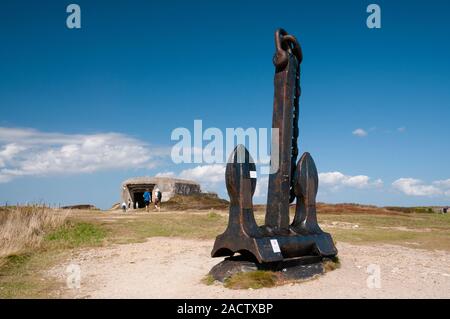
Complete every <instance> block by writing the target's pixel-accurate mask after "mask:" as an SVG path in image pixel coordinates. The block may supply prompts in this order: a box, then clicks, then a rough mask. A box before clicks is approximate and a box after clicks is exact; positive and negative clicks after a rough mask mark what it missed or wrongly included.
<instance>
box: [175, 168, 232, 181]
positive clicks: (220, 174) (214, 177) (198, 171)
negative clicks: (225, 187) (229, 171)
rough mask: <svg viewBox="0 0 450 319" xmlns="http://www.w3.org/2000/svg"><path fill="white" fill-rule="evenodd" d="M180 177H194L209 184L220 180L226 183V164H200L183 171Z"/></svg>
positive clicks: (193, 178)
mask: <svg viewBox="0 0 450 319" xmlns="http://www.w3.org/2000/svg"><path fill="white" fill-rule="evenodd" d="M179 177H180V178H185V179H192V180H195V181H198V182H202V183H207V184H215V183H219V182H221V183H224V181H225V165H222V164H211V165H199V166H197V167H194V168H189V169H185V170H183V171H181V173H180V174H179Z"/></svg>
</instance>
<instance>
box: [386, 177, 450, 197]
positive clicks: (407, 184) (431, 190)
mask: <svg viewBox="0 0 450 319" xmlns="http://www.w3.org/2000/svg"><path fill="white" fill-rule="evenodd" d="M447 183H449V184H450V182H449V180H447V181H436V182H434V183H433V184H431V185H430V184H428V185H427V184H425V183H424V182H423V181H421V180H420V179H415V178H399V179H397V180H396V181H395V182H393V183H392V186H393V187H394V188H395V189H397V190H399V191H401V192H402V193H404V194H406V195H408V196H436V195H445V194H446V192H447V191H448V190H450V185H449V184H447ZM446 188H448V189H446Z"/></svg>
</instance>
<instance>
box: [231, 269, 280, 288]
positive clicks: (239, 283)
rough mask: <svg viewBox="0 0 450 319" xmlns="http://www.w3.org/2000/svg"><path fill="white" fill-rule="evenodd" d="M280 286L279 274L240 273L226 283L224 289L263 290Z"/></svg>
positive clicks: (262, 271) (269, 272) (262, 272)
mask: <svg viewBox="0 0 450 319" xmlns="http://www.w3.org/2000/svg"><path fill="white" fill-rule="evenodd" d="M278 284H279V278H278V276H277V274H275V273H274V272H271V271H264V270H255V271H250V272H240V273H237V274H234V275H232V276H231V277H229V278H227V279H225V281H224V287H226V288H230V289H261V288H270V287H274V286H276V285H278Z"/></svg>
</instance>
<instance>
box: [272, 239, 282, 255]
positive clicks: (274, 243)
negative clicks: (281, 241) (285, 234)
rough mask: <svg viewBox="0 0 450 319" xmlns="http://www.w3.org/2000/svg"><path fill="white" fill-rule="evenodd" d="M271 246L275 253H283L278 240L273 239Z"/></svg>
mask: <svg viewBox="0 0 450 319" xmlns="http://www.w3.org/2000/svg"><path fill="white" fill-rule="evenodd" d="M270 244H271V245H272V250H273V252H274V253H281V250H280V245H278V240H276V239H271V240H270Z"/></svg>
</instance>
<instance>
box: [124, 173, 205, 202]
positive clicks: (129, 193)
mask: <svg viewBox="0 0 450 319" xmlns="http://www.w3.org/2000/svg"><path fill="white" fill-rule="evenodd" d="M156 188H158V189H159V190H160V192H161V195H162V197H161V201H162V202H166V201H168V200H169V199H170V198H172V197H173V196H175V195H176V194H179V195H191V194H198V193H200V192H201V190H200V184H198V183H196V182H194V181H190V180H184V179H178V178H169V177H146V176H144V177H135V178H130V179H127V180H126V181H124V182H123V183H122V194H121V201H122V202H125V203H126V204H127V205H128V204H129V208H142V207H145V203H144V197H143V195H144V192H145V191H146V190H149V191H150V194H151V195H152V200H153V191H154V190H155V189H156Z"/></svg>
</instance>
